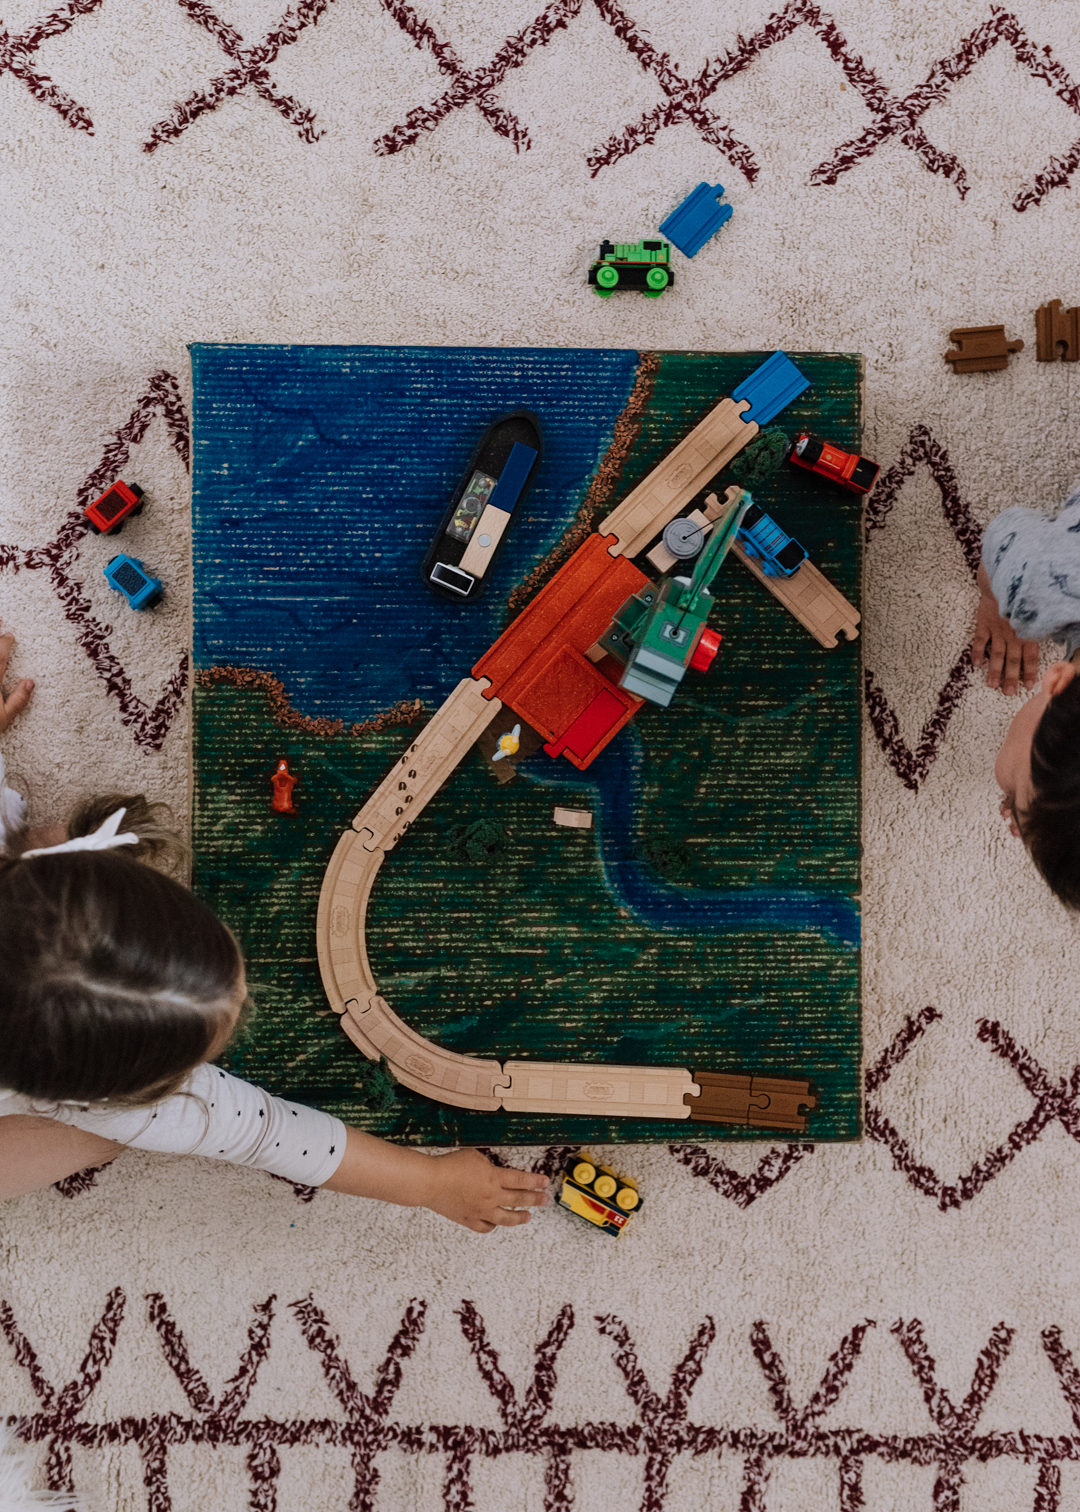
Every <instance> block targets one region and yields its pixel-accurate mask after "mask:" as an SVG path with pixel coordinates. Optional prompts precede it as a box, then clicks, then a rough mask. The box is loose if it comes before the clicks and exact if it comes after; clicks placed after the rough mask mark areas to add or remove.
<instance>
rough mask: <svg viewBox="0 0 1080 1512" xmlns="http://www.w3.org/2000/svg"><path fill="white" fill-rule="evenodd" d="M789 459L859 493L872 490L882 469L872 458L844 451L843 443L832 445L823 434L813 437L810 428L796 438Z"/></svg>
mask: <svg viewBox="0 0 1080 1512" xmlns="http://www.w3.org/2000/svg"><path fill="white" fill-rule="evenodd" d="M788 461H789V462H792V463H794V465H795V466H796V467H804V468H805V469H806V471H807V472H813V473H817V474H818V475H819V476H820V477H822V478H828V479H829V480H830V481H831V482H833V483H839V485H840V487H841V488H847V489H849V490H850V491H851V492H852V493H857V494H866V493H869V492H870V490H871V489H872V488H873V486H874V484H875V483H876V481H877V475H878V473H879V472H880V471H881V468H880V467H879V466H878V464H877V463H876V462H871V461H870V459H869V458H868V457H860V456H859V455H858V454H857V453H856V452H847V451H842V450H841V449H840V447H839V446H831V445H830V444H829V442H828V441H823V440H822V439H821V437H820V436H812V435H810V433H809V432H808V431H803V432H802V434H801V435H799V436H796V437H795V445H794V447H793V448H792V451H791V455H790V457H789V458H788Z"/></svg>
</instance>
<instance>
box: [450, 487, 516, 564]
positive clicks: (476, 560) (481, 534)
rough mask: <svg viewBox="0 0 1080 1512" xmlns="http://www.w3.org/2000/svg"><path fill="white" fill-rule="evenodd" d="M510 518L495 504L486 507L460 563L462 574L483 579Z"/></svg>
mask: <svg viewBox="0 0 1080 1512" xmlns="http://www.w3.org/2000/svg"><path fill="white" fill-rule="evenodd" d="M510 518H511V517H510V515H509V514H508V513H507V511H506V510H505V509H498V508H496V506H495V505H494V504H485V505H484V509H483V513H482V514H481V516H480V518H479V519H478V520H477V522H476V529H475V530H474V531H473V533H472V535H471V536H470V537H469V543H468V545H467V546H466V547H465V551H464V553H463V555H462V558H461V561H460V562H459V563H458V567H459V568H460V569H461V571H462V572H471V573H472V575H473V577H483V575H484V573H485V572H486V571H487V569H488V563H489V562H490V561H491V558H492V554H493V553H494V551H495V548H496V546H497V545H498V544H499V542H500V541H501V540H502V537H503V531H504V530H505V529H506V527H507V525H509V523H510Z"/></svg>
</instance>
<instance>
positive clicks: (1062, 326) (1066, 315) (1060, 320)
mask: <svg viewBox="0 0 1080 1512" xmlns="http://www.w3.org/2000/svg"><path fill="white" fill-rule="evenodd" d="M1035 358H1036V361H1038V362H1057V361H1058V359H1059V358H1060V359H1061V361H1062V362H1075V361H1076V360H1077V359H1078V358H1080V305H1072V306H1070V308H1069V309H1067V310H1063V309H1062V308H1061V300H1060V299H1052V300H1051V301H1050V302H1049V304H1044V305H1040V306H1039V308H1038V309H1037V310H1036V311H1035Z"/></svg>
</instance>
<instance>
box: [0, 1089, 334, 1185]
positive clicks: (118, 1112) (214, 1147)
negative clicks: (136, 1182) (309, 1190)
mask: <svg viewBox="0 0 1080 1512" xmlns="http://www.w3.org/2000/svg"><path fill="white" fill-rule="evenodd" d="M12 1113H33V1114H37V1115H38V1116H39V1117H45V1118H55V1119H57V1120H58V1121H59V1122H60V1123H66V1124H73V1125H74V1126H75V1128H77V1129H85V1130H86V1131H87V1132H88V1133H90V1134H100V1135H101V1137H102V1138H103V1139H115V1140H116V1141H117V1142H118V1143H119V1144H125V1145H131V1146H132V1148H133V1149H136V1150H157V1151H159V1152H160V1153H161V1154H167V1155H206V1156H209V1157H210V1158H211V1159H212V1160H227V1161H230V1162H231V1163H232V1164H234V1165H247V1166H254V1167H256V1168H257V1169H258V1170H260V1171H269V1172H270V1173H271V1174H272V1175H274V1176H284V1177H285V1179H286V1180H287V1181H295V1182H299V1183H301V1184H302V1185H305V1186H322V1184H323V1182H324V1181H328V1180H329V1179H330V1177H331V1176H332V1175H333V1174H334V1172H335V1171H336V1170H337V1168H338V1166H339V1165H340V1164H341V1160H342V1157H343V1155H344V1154H345V1125H344V1124H343V1123H342V1122H341V1119H340V1118H334V1117H333V1116H332V1114H330V1113H323V1112H321V1111H320V1110H319V1109H318V1108H308V1107H305V1106H304V1105H303V1104H302V1103H293V1102H287V1101H286V1100H285V1099H284V1098H283V1097H274V1096H272V1095H271V1094H270V1093H269V1092H265V1091H264V1090H263V1089H262V1087H256V1086H253V1085H252V1083H251V1082H246V1081H241V1080H240V1078H239V1077H237V1076H230V1075H229V1073H228V1072H227V1071H221V1070H219V1068H218V1067H217V1066H210V1065H205V1064H204V1065H200V1066H196V1067H195V1069H194V1071H192V1073H191V1075H190V1076H189V1077H188V1078H187V1081H186V1082H185V1083H184V1085H183V1087H182V1088H181V1089H180V1091H179V1092H176V1093H174V1094H173V1095H172V1096H171V1097H166V1098H163V1099H162V1100H161V1102H158V1103H154V1104H153V1106H151V1107H147V1108H108V1107H100V1106H94V1105H85V1104H79V1103H44V1102H35V1101H34V1100H33V1099H32V1098H29V1097H24V1096H23V1095H22V1093H19V1092H0V1118H2V1117H4V1116H5V1115H7V1114H12Z"/></svg>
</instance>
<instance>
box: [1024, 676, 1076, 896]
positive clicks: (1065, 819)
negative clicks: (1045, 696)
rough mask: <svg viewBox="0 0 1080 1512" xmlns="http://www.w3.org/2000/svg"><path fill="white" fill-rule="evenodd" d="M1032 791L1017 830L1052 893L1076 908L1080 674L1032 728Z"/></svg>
mask: <svg viewBox="0 0 1080 1512" xmlns="http://www.w3.org/2000/svg"><path fill="white" fill-rule="evenodd" d="M1031 787H1032V797H1031V802H1030V803H1029V804H1028V806H1027V807H1026V809H1025V810H1024V812H1023V813H1022V814H1017V816H1016V822H1017V827H1018V828H1019V830H1020V833H1021V835H1022V836H1023V840H1024V844H1025V845H1026V846H1027V848H1028V851H1029V852H1030V855H1031V859H1032V860H1033V861H1034V863H1035V865H1036V866H1037V867H1038V869H1039V871H1040V872H1041V873H1042V875H1043V877H1044V879H1045V880H1046V882H1047V883H1048V884H1049V886H1050V888H1051V889H1052V890H1053V892H1054V893H1055V894H1056V895H1057V897H1058V898H1060V899H1061V901H1062V903H1064V904H1065V905H1066V907H1068V908H1075V909H1080V674H1078V675H1077V676H1076V677H1074V678H1073V679H1072V681H1071V682H1069V683H1067V684H1066V685H1065V687H1064V688H1062V689H1061V692H1060V693H1055V694H1054V695H1053V697H1052V698H1051V699H1050V700H1049V701H1048V703H1047V705H1046V708H1045V709H1044V711H1043V714H1042V717H1041V718H1040V720H1039V722H1038V724H1037V725H1036V726H1035V734H1034V736H1033V737H1032V741H1031Z"/></svg>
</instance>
